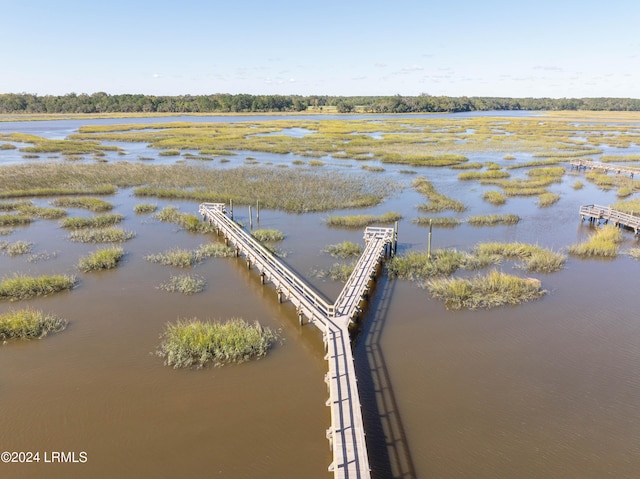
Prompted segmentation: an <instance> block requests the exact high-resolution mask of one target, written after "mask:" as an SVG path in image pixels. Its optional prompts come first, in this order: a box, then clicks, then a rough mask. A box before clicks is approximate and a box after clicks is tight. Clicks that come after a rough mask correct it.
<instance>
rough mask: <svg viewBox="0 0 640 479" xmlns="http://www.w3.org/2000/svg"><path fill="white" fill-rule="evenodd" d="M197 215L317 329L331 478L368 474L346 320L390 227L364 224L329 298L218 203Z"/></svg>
mask: <svg viewBox="0 0 640 479" xmlns="http://www.w3.org/2000/svg"><path fill="white" fill-rule="evenodd" d="M200 214H201V215H202V216H203V218H204V220H205V221H209V222H210V223H211V224H213V225H215V226H216V228H217V230H218V234H220V233H222V234H223V235H224V237H225V240H226V241H227V243H228V244H230V245H231V246H232V247H233V248H234V251H235V252H236V255H238V256H239V255H242V256H244V257H245V259H246V261H247V266H248V267H252V266H253V267H255V268H256V269H257V270H258V271H259V272H260V278H261V281H262V283H263V284H264V283H266V282H269V283H271V284H273V285H274V287H275V289H276V293H277V294H278V300H279V301H282V300H283V299H287V300H289V301H290V302H291V303H293V304H294V305H295V307H296V309H297V312H298V318H299V321H300V323H301V324H302V323H303V322H304V319H305V318H306V319H307V321H308V322H311V323H313V324H315V325H316V326H317V327H319V328H320V329H321V330H322V332H323V339H324V343H325V349H326V352H327V354H326V356H325V359H326V360H327V362H328V369H329V371H328V372H327V374H326V376H325V381H326V382H327V385H328V388H329V399H328V400H327V406H329V407H330V408H331V427H330V428H329V429H328V430H327V439H328V440H329V444H330V446H331V449H332V451H333V461H332V463H331V464H330V465H329V471H332V472H333V474H334V477H335V478H336V479H342V478H349V479H354V478H358V479H366V478H370V477H371V474H370V469H369V457H368V455H367V445H366V441H365V431H364V424H363V421H362V411H361V407H360V397H359V395H358V383H357V378H356V373H355V368H354V363H353V354H352V351H351V340H350V337H349V324H350V323H351V322H352V321H354V320H355V319H356V318H357V317H358V315H359V314H360V312H361V310H360V303H361V301H362V300H363V299H364V298H365V297H366V296H367V295H368V293H369V285H370V282H371V281H372V280H373V279H374V278H375V275H376V272H377V270H378V266H379V265H380V264H381V262H382V261H383V260H384V257H385V255H386V251H387V249H389V251H391V250H392V248H393V246H394V245H395V242H396V240H397V232H396V231H395V229H394V228H371V227H369V228H367V229H366V230H365V234H364V240H365V244H366V246H365V249H364V252H363V254H362V256H361V257H360V259H359V260H358V262H357V263H356V266H355V269H354V271H353V273H352V274H351V276H350V277H349V279H348V280H347V283H346V284H345V286H344V288H343V289H342V291H341V293H340V295H339V296H338V299H337V300H336V302H335V303H330V302H328V301H327V300H326V299H325V298H324V297H323V296H322V295H321V294H320V293H318V292H317V291H315V289H314V288H313V287H312V286H311V285H309V284H308V283H307V282H306V281H304V280H303V279H302V278H300V277H299V276H298V275H297V274H296V273H294V272H293V271H292V270H291V269H289V268H288V267H287V266H286V265H285V264H284V263H283V262H282V261H280V260H279V259H278V258H276V257H275V256H274V255H273V254H272V253H271V252H270V251H268V250H267V249H266V248H264V246H262V245H261V244H260V243H259V242H258V241H256V240H255V239H254V238H253V237H252V236H251V235H250V234H248V233H247V232H246V231H244V230H243V229H242V228H241V227H240V226H239V225H238V224H237V223H235V222H234V221H233V220H231V219H230V218H228V217H227V215H226V211H225V205H224V204H223V203H203V204H201V205H200Z"/></svg>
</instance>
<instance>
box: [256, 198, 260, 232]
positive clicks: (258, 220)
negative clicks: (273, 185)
mask: <svg viewBox="0 0 640 479" xmlns="http://www.w3.org/2000/svg"><path fill="white" fill-rule="evenodd" d="M256 223H258V226H260V200H256Z"/></svg>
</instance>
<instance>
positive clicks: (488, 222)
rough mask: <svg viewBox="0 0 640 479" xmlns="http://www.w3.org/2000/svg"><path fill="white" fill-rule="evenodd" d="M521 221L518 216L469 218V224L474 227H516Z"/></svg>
mask: <svg viewBox="0 0 640 479" xmlns="http://www.w3.org/2000/svg"><path fill="white" fill-rule="evenodd" d="M519 221H520V217H519V216H518V215H513V214H509V215H479V216H470V217H469V218H467V223H469V224H470V225H472V226H496V225H515V224H516V223H518V222H519Z"/></svg>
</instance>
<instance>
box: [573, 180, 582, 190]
mask: <svg viewBox="0 0 640 479" xmlns="http://www.w3.org/2000/svg"><path fill="white" fill-rule="evenodd" d="M582 188H584V183H583V182H582V181H580V180H578V181H576V182H575V183H574V184H573V189H574V190H581V189H582Z"/></svg>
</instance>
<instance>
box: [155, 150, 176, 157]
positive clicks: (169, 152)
mask: <svg viewBox="0 0 640 479" xmlns="http://www.w3.org/2000/svg"><path fill="white" fill-rule="evenodd" d="M158 156H180V150H164V151H161V152H160V153H158Z"/></svg>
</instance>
